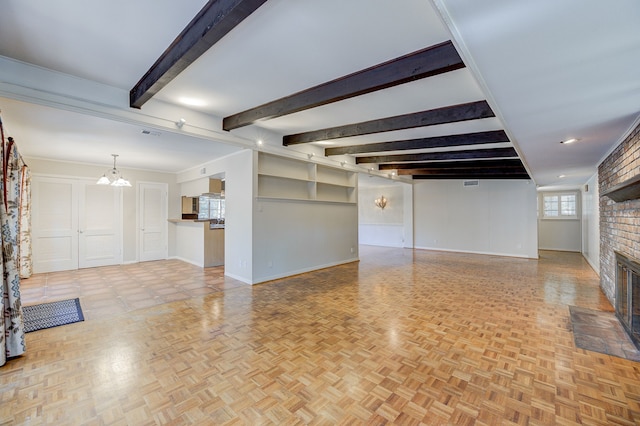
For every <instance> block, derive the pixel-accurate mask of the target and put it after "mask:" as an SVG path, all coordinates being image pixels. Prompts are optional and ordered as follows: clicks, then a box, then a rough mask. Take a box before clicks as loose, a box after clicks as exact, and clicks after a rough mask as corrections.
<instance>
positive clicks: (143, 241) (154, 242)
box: [138, 183, 168, 262]
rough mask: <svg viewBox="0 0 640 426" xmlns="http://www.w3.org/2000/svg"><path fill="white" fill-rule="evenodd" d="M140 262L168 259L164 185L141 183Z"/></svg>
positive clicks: (165, 188)
mask: <svg viewBox="0 0 640 426" xmlns="http://www.w3.org/2000/svg"><path fill="white" fill-rule="evenodd" d="M138 191H139V198H138V199H139V200H140V205H139V209H138V211H139V214H140V217H139V223H140V235H139V238H138V241H139V244H140V247H139V252H140V261H141V262H144V261H149V260H161V259H166V258H167V244H168V243H167V192H168V187H167V185H166V184H164V183H140V184H138Z"/></svg>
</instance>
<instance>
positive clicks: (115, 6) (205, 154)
mask: <svg viewBox="0 0 640 426" xmlns="http://www.w3.org/2000/svg"><path fill="white" fill-rule="evenodd" d="M205 3H206V2H205V1H204V0H182V1H180V2H176V1H171V0H162V1H159V0H137V1H133V2H132V1H128V0H127V1H125V0H114V1H109V2H78V1H76V0H57V1H55V2H42V1H38V0H5V1H3V2H2V13H0V55H2V56H5V57H8V58H14V59H17V60H19V61H23V62H26V63H28V64H33V65H37V66H38V67H43V68H46V69H49V70H54V71H57V72H60V73H65V74H69V75H73V76H76V77H80V78H82V79H87V80H91V81H95V82H98V83H101V84H103V85H106V86H111V87H113V88H115V89H117V90H119V91H126V92H128V91H129V90H130V89H131V88H132V87H133V86H134V85H135V84H136V83H137V82H138V80H139V79H140V78H141V77H142V76H143V75H144V73H145V72H146V71H147V69H148V68H149V67H150V66H151V65H152V64H153V63H154V62H155V60H156V59H157V58H158V56H159V55H160V54H161V53H162V52H163V51H164V50H165V49H166V48H167V47H168V46H169V44H170V43H171V42H172V41H173V39H174V38H175V37H176V36H177V35H178V34H179V33H180V31H181V30H182V29H183V28H184V27H185V26H186V25H187V24H188V22H189V21H190V20H191V19H192V18H193V16H195V15H196V13H197V12H198V11H199V10H200V9H201V8H202V7H203V6H204V4H205ZM638 22H640V2H638V1H636V0H614V1H609V2H602V1H600V0H563V1H562V2H558V1H557V0H536V1H535V2H532V1H527V0H519V1H506V0H484V1H482V2H478V1H474V0H433V1H432V2H430V1H427V0H395V1H389V0H349V1H345V0H323V1H314V0H268V1H267V2H266V3H265V4H264V5H262V6H261V7H260V8H259V9H258V10H257V11H256V12H254V13H253V14H252V15H251V16H250V17H248V18H247V19H246V20H244V21H243V22H242V23H241V24H240V25H238V26H237V27H236V28H235V29H234V30H232V31H231V32H230V33H229V34H228V35H227V36H225V37H224V38H223V39H222V40H221V41H220V42H218V43H217V44H216V45H215V46H213V47H212V48H211V49H210V50H209V51H208V52H206V53H205V54H204V55H203V56H202V57H200V58H199V59H198V60H197V61H196V62H195V63H194V64H192V65H191V66H190V67H189V68H187V69H186V70H185V71H183V72H182V73H181V74H180V75H179V76H178V77H177V78H175V79H174V80H173V81H172V82H171V83H169V84H168V85H167V86H166V87H164V88H163V89H162V90H161V91H160V92H159V93H158V94H157V95H155V97H154V102H156V104H155V105H158V103H162V104H167V105H173V108H174V111H175V108H179V109H178V111H183V112H184V115H185V116H189V114H190V110H192V111H191V112H192V113H195V112H197V113H204V114H208V115H209V116H210V117H211V120H210V123H209V124H208V126H210V128H209V129H208V130H209V131H210V132H209V133H210V134H211V135H212V136H210V137H206V138H205V137H200V138H196V137H193V133H190V132H185V133H181V132H179V131H176V129H175V128H173V129H171V128H170V127H171V125H169V126H167V127H165V128H163V126H161V125H158V126H151V127H150V126H144V125H141V124H140V123H135V122H132V121H131V120H112V119H109V118H105V117H104V116H92V115H91V114H87V113H80V112H77V111H74V110H73V109H72V108H56V107H55V105H52V104H51V102H49V103H46V104H45V105H37V101H36V104H34V103H32V102H24V100H17V99H8V98H10V97H11V96H10V94H9V95H6V97H5V98H0V109H1V110H2V117H3V122H4V123H5V126H6V128H7V130H8V132H9V133H10V134H12V135H13V136H14V137H15V138H16V140H17V142H18V145H19V147H20V150H21V152H22V153H23V155H24V156H27V157H30V156H31V157H41V158H53V159H64V160H68V161H80V162H89V163H97V164H104V163H109V162H110V157H109V154H111V153H118V154H120V157H119V158H118V164H119V166H123V167H135V168H143V169H152V170H161V171H169V172H179V171H181V170H185V169H187V168H189V167H195V166H197V165H199V164H202V163H203V162H205V161H207V160H210V159H214V158H217V157H219V156H222V155H226V154H228V153H230V152H232V151H234V150H237V149H239V147H238V146H233V144H228V143H225V144H221V143H217V142H218V141H219V140H221V141H223V140H224V138H223V137H222V138H220V139H218V138H216V137H215V134H216V133H215V132H218V133H220V134H222V133H223V132H222V131H221V130H220V119H221V118H222V117H225V116H228V115H232V114H234V113H238V112H241V111H243V110H245V109H248V108H251V107H255V106H258V105H260V104H262V103H265V102H267V101H271V100H274V99H277V98H280V97H282V96H286V95H290V94H292V93H294V92H297V91H299V90H302V89H305V88H309V87H311V86H314V85H317V84H320V83H323V82H326V81H329V80H332V79H335V78H337V77H341V76H343V75H346V74H349V73H352V72H355V71H358V70H361V69H364V68H367V67H370V66H373V65H376V64H378V63H381V62H384V61H387V60H390V59H393V58H396V57H398V56H401V55H404V54H407V53H410V52H413V51H416V50H418V49H422V48H425V47H427V46H431V45H434V44H437V43H440V42H442V41H446V40H450V39H451V40H453V42H454V44H455V46H456V48H457V50H458V52H459V53H460V55H461V56H462V58H463V60H464V61H465V64H466V65H467V67H466V68H464V69H461V70H457V71H453V72H450V73H446V74H442V75H439V76H436V77H431V78H427V79H423V80H418V81H415V82H412V83H408V84H404V85H401V86H397V87H394V88H390V89H385V90H382V91H379V92H374V93H371V94H368V95H364V96H360V97H356V98H351V99H347V100H344V101H341V102H337V103H334V104H330V105H326V106H323V107H319V108H314V109H311V110H307V111H303V112H299V113H295V114H291V115H288V116H284V117H280V118H277V119H273V120H269V121H263V122H260V123H258V124H254V125H252V126H250V127H248V128H242V129H238V130H234V131H232V135H231V136H233V135H237V136H238V139H239V140H240V139H242V138H247V137H249V138H253V137H254V135H266V136H267V137H266V140H265V142H266V143H267V144H270V145H273V146H279V145H281V139H280V136H282V135H285V134H292V133H298V132H302V131H307V130H315V129H318V128H326V127H330V126H335V125H341V124H348V123H353V122H358V121H365V120H371V119H374V118H382V117H385V116H392V115H398V114H404V113H408V112H415V111H421V110H427V109H431V108H436V107H440V106H446V105H453V104H457V103H463V102H469V101H476V100H481V99H487V100H488V102H489V104H490V105H491V107H492V109H493V110H494V112H496V115H497V118H491V119H484V120H477V121H473V122H464V123H456V124H446V125H439V126H432V127H429V128H421V129H411V130H403V131H396V132H389V133H385V134H379V135H369V136H359V137H354V138H348V139H347V140H340V145H348V144H362V143H368V142H381V141H386V140H393V139H397V138H403V139H404V138H406V139H409V138H417V137H428V136H439V135H445V134H450V133H466V132H475V131H482V130H497V129H505V130H506V131H507V134H508V135H509V137H510V139H511V140H512V142H513V146H515V148H516V149H517V150H518V152H519V154H520V156H521V158H522V159H523V161H524V162H525V164H526V166H527V168H528V170H529V172H530V174H531V175H532V177H533V178H534V180H535V181H536V183H537V184H539V185H542V186H554V185H569V186H571V185H574V186H577V185H580V184H582V183H584V182H585V181H586V180H588V179H589V178H590V177H591V176H592V175H593V173H594V172H595V168H596V166H597V164H598V162H599V161H600V160H601V159H602V158H603V157H604V156H605V155H606V153H607V152H608V151H610V150H611V149H612V147H613V146H615V145H616V144H617V143H618V142H619V141H620V140H621V138H622V137H623V136H624V135H625V134H626V132H627V131H628V130H629V129H630V128H631V126H633V125H634V123H636V122H637V119H638V116H639V113H640V79H639V78H638V77H637V76H638V69H640V30H639V29H638V28H640V27H639V26H638ZM15 79H17V77H15V78H14V77H12V76H7V75H3V74H2V72H1V70H0V82H8V83H13V82H14V80H15ZM47 90H50V91H52V92H56V91H57V90H61V89H58V88H57V87H55V86H54V85H52V87H50V88H48V89H47ZM94 95H95V94H93V93H84V94H83V95H82V96H83V97H85V99H87V100H89V101H92V102H97V100H96V99H95V97H94ZM183 98H195V99H199V100H201V101H202V102H204V103H205V105H204V106H201V107H187V106H185V105H183V104H182V103H181V101H182V99H183ZM119 107H120V108H121V109H122V110H123V111H126V110H127V109H128V100H127V99H125V98H124V97H123V99H122V102H121V104H120V105H119ZM154 111H157V108H156V107H155V106H153V105H151V106H147V105H144V106H143V107H142V110H141V112H142V113H144V114H148V115H153V114H155V112H154ZM174 118H175V119H177V118H178V116H176V117H174ZM170 124H171V123H170ZM188 124H190V122H189V121H188ZM202 126H205V127H206V125H203V124H201V127H202ZM145 129H146V130H153V134H156V135H157V136H153V134H152V135H145V134H143V133H142V130H145ZM568 137H577V138H580V141H579V143H576V144H573V145H561V144H559V141H560V140H563V139H566V138H568ZM227 142H228V141H227ZM500 146H511V145H510V144H506V145H504V144H501V145H500ZM292 149H301V148H300V147H292ZM560 174H564V175H566V176H567V177H566V178H564V179H562V180H560V179H559V178H558V177H557V176H558V175H560Z"/></svg>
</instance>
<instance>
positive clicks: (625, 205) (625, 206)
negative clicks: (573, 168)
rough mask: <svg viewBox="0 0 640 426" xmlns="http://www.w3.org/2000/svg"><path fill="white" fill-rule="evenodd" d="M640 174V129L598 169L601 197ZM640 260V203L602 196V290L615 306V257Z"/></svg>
mask: <svg viewBox="0 0 640 426" xmlns="http://www.w3.org/2000/svg"><path fill="white" fill-rule="evenodd" d="M638 174H640V125H639V126H638V127H636V128H635V129H634V130H633V131H632V132H631V134H630V135H629V136H628V137H627V138H626V139H625V140H624V141H623V142H622V143H621V144H620V145H619V146H618V147H617V148H616V149H615V150H614V151H613V152H612V153H611V155H609V156H608V157H607V158H606V159H605V160H604V161H603V162H602V164H600V167H598V180H599V189H600V194H602V192H604V191H605V190H607V189H609V188H610V187H612V186H614V185H617V184H619V183H621V182H623V181H625V180H627V179H630V178H632V177H634V176H636V175H638ZM614 251H619V252H621V253H624V254H626V255H627V256H630V257H632V258H635V259H640V200H629V201H624V202H621V203H616V202H614V201H613V200H611V199H610V198H609V197H606V196H602V195H601V196H600V287H602V290H603V291H604V293H605V294H606V295H607V298H608V299H609V301H610V302H611V304H613V305H614V306H615V304H614V299H615V265H616V263H615V253H614Z"/></svg>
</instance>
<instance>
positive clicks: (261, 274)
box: [253, 199, 358, 283]
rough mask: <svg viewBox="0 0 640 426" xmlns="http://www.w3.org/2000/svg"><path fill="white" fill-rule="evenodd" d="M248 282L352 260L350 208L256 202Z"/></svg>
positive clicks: (354, 226)
mask: <svg viewBox="0 0 640 426" xmlns="http://www.w3.org/2000/svg"><path fill="white" fill-rule="evenodd" d="M253 238H254V240H253V244H254V253H253V260H254V264H253V272H254V276H253V279H254V282H255V283H258V282H263V281H268V280H271V279H276V278H281V277H285V276H289V275H294V274H298V273H302V272H307V271H312V270H315V269H320V268H325V267H329V266H334V265H339V264H341V263H346V262H350V261H354V260H357V259H358V210H357V206H356V205H355V204H346V203H328V202H319V201H290V200H268V199H261V200H259V201H257V202H256V209H255V213H254V232H253Z"/></svg>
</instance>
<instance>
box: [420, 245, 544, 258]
mask: <svg viewBox="0 0 640 426" xmlns="http://www.w3.org/2000/svg"><path fill="white" fill-rule="evenodd" d="M414 248H415V249H416V250H429V251H446V252H448V253H469V254H481V255H485V256H502V257H517V258H521V259H538V256H536V257H529V256H527V255H524V254H513V253H500V252H490V251H474V250H458V249H446V248H441V247H420V246H415V247H414Z"/></svg>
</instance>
